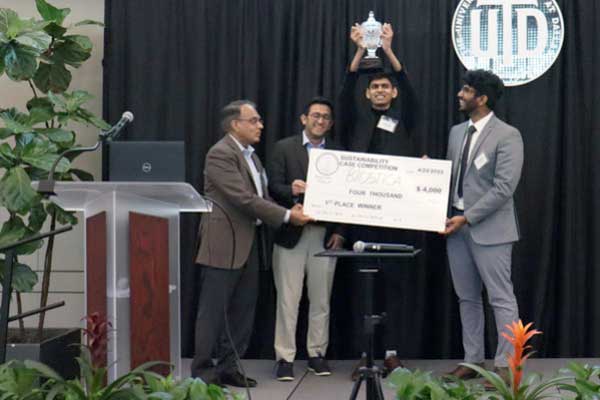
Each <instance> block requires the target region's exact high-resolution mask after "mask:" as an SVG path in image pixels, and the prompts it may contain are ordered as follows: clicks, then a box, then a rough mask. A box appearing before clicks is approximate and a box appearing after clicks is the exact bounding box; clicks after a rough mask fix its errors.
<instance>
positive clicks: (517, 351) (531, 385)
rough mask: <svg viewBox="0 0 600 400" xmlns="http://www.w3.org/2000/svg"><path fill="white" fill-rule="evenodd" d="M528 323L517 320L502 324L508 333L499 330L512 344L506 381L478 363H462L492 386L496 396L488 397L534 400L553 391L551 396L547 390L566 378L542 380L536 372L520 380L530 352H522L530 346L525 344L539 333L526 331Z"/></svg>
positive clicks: (554, 387) (529, 325) (542, 397)
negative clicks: (508, 376)
mask: <svg viewBox="0 0 600 400" xmlns="http://www.w3.org/2000/svg"><path fill="white" fill-rule="evenodd" d="M531 326H532V323H529V324H527V325H525V326H523V322H521V320H519V321H518V322H513V323H512V324H511V325H506V328H507V329H508V331H509V332H510V333H512V336H510V335H508V334H507V333H505V332H503V333H502V335H503V336H504V337H505V338H506V340H508V341H509V342H510V343H511V344H512V346H513V353H512V354H509V355H507V358H508V366H509V373H510V383H507V382H505V381H504V380H503V379H502V378H501V377H500V376H499V375H498V374H496V373H494V372H491V371H487V370H486V369H484V368H481V367H480V366H478V365H474V364H468V363H463V364H462V365H464V366H467V367H469V368H471V369H473V370H475V371H477V372H478V373H479V374H480V375H481V376H483V377H484V378H485V379H486V380H487V381H488V382H490V383H491V384H492V385H493V386H494V387H495V388H496V390H497V393H498V396H496V395H491V396H489V398H490V399H491V400H495V399H504V400H534V399H544V398H548V397H552V396H555V394H552V395H551V394H550V392H551V391H552V390H554V389H556V388H557V385H559V384H561V383H563V382H564V381H565V380H566V379H568V378H567V377H564V376H557V377H555V378H552V379H549V380H547V381H543V379H542V376H541V375H540V374H530V375H529V376H527V377H526V378H525V379H524V380H523V368H524V366H525V361H526V360H527V359H528V358H529V357H530V356H531V354H532V353H531V352H529V353H527V354H525V352H526V351H528V350H529V349H531V346H529V345H528V344H527V342H528V341H529V339H531V338H532V337H533V336H535V335H539V334H541V333H542V332H540V331H538V330H536V329H531V330H530V328H531Z"/></svg>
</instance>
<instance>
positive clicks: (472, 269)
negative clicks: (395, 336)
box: [443, 70, 523, 379]
mask: <svg viewBox="0 0 600 400" xmlns="http://www.w3.org/2000/svg"><path fill="white" fill-rule="evenodd" d="M463 80H464V86H463V87H462V89H461V90H460V91H459V92H458V100H459V103H460V110H461V111H462V112H464V113H466V114H467V115H468V116H469V120H468V121H466V122H464V123H462V124H459V125H455V126H453V127H452V129H451V130H450V138H449V141H448V154H447V157H446V158H447V159H448V160H452V184H451V191H450V203H451V212H450V218H449V219H448V220H447V222H446V230H445V231H444V232H443V233H444V235H446V236H447V238H448V239H447V251H448V260H449V264H450V272H451V275H452V282H453V284H454V289H455V291H456V294H457V296H458V299H459V307H460V318H461V322H462V336H463V347H464V351H465V361H466V362H469V363H474V364H479V365H482V366H483V361H484V357H485V349H484V334H483V331H484V314H483V302H482V285H484V286H485V289H486V291H487V293H488V298H489V302H490V304H491V306H492V308H493V310H494V317H495V320H496V327H497V331H498V348H497V349H496V355H495V358H494V367H495V368H494V369H495V371H496V372H497V373H499V375H500V376H502V377H503V378H505V379H506V378H507V377H508V369H507V360H506V353H507V352H509V350H510V344H509V342H508V341H507V340H506V339H504V338H503V337H502V336H501V335H500V332H502V331H504V330H505V325H506V324H509V323H511V322H513V321H516V320H518V318H519V314H518V307H517V301H516V298H515V295H514V292H513V285H512V281H511V253H512V246H513V243H514V242H516V241H517V240H519V229H518V223H517V216H516V213H515V205H514V202H513V194H514V192H515V189H516V188H517V185H518V183H519V179H520V177H521V168H522V166H523V140H522V139H521V134H520V133H519V131H518V130H517V129H516V128H514V127H512V126H510V125H508V124H507V123H505V122H503V121H501V120H500V119H499V118H497V117H496V116H495V115H494V112H493V109H494V106H495V105H496V101H497V100H498V98H500V96H501V95H502V91H503V89H504V85H503V83H502V81H501V80H500V78H499V77H497V76H496V75H494V74H493V73H491V72H489V71H484V70H474V71H467V72H466V74H465V76H464V78H463ZM450 375H453V376H455V377H457V378H459V379H471V378H475V377H476V376H477V373H476V372H475V371H473V370H471V369H469V368H466V367H463V366H458V367H457V368H456V369H454V370H453V371H452V372H451V373H450Z"/></svg>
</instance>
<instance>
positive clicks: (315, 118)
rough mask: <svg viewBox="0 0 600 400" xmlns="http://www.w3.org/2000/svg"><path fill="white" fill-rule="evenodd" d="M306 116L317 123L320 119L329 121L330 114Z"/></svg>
mask: <svg viewBox="0 0 600 400" xmlns="http://www.w3.org/2000/svg"><path fill="white" fill-rule="evenodd" d="M308 116H309V117H311V118H312V119H314V120H315V121H318V120H320V119H322V120H323V121H331V114H319V113H312V114H308Z"/></svg>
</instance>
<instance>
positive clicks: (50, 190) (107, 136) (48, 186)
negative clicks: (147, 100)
mask: <svg viewBox="0 0 600 400" xmlns="http://www.w3.org/2000/svg"><path fill="white" fill-rule="evenodd" d="M130 114H131V113H130ZM132 120H133V116H132V119H131V120H128V121H127V122H131V121H132ZM119 124H121V122H119V123H117V125H115V126H113V127H112V128H110V129H109V130H107V131H102V132H100V134H99V135H98V141H96V144H95V145H93V146H81V147H74V148H72V149H67V150H65V151H63V152H62V153H60V154H59V155H58V158H57V159H56V160H54V163H53V164H52V167H51V168H50V172H48V177H47V178H46V179H45V180H42V181H40V182H39V183H38V187H37V192H38V193H40V194H42V195H43V196H45V197H50V196H56V193H55V192H54V187H55V181H54V174H55V172H56V167H57V166H58V163H59V162H60V160H61V159H62V158H63V157H65V156H66V155H68V154H72V153H87V152H91V151H96V150H97V149H98V147H100V145H101V144H103V143H105V142H107V141H110V140H113V139H114V138H116V137H117V136H118V135H119V133H120V131H121V129H122V128H123V127H124V126H125V124H123V125H121V126H119Z"/></svg>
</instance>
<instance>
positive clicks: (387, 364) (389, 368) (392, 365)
mask: <svg viewBox="0 0 600 400" xmlns="http://www.w3.org/2000/svg"><path fill="white" fill-rule="evenodd" d="M396 368H404V365H402V361H400V359H399V358H398V357H396V356H389V357H388V358H386V359H385V360H383V377H384V378H385V377H387V376H388V375H389V374H391V373H392V372H394V370H395V369H396Z"/></svg>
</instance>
